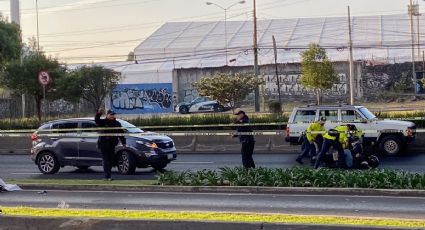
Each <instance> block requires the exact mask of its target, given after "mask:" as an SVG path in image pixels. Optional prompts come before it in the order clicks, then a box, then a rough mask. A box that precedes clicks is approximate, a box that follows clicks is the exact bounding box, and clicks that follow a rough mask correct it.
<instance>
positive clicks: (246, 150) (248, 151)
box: [241, 141, 255, 168]
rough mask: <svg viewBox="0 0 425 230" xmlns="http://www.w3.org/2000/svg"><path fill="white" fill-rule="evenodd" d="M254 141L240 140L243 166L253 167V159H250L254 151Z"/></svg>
mask: <svg viewBox="0 0 425 230" xmlns="http://www.w3.org/2000/svg"><path fill="white" fill-rule="evenodd" d="M254 145H255V142H254V141H250V142H242V149H241V153H242V164H243V167H245V168H255V163H254V159H252V154H253V153H254Z"/></svg>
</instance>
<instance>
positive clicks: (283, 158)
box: [0, 153, 425, 180]
mask: <svg viewBox="0 0 425 230" xmlns="http://www.w3.org/2000/svg"><path fill="white" fill-rule="evenodd" d="M177 158H178V159H177V160H176V161H174V162H172V163H171V164H169V165H168V166H167V168H166V169H167V170H176V171H183V170H201V169H218V168H220V167H224V166H240V165H241V156H240V154H237V153H234V154H231V153H229V154H202V153H197V154H181V155H179V156H178V157H177ZM295 158H296V155H294V154H265V153H256V154H255V155H254V160H255V162H256V164H257V166H261V167H270V168H288V167H292V166H294V165H296V164H297V163H295ZM380 161H381V165H380V167H381V168H389V169H400V170H405V171H410V172H415V173H416V172H417V173H425V167H424V165H425V153H424V154H410V155H406V156H402V157H381V158H380ZM306 162H307V161H306ZM307 167H308V166H307ZM0 177H1V178H3V179H18V178H20V179H37V178H40V179H100V178H103V173H102V168H101V167H92V168H90V169H89V170H86V171H82V170H78V169H76V168H74V167H65V168H62V169H60V171H59V173H57V174H55V175H43V174H41V173H40V172H39V171H38V168H37V166H36V165H35V164H34V163H33V162H32V161H31V159H30V157H29V156H28V155H0ZM113 177H114V178H115V179H127V180H131V179H134V180H137V179H155V172H153V170H152V169H150V168H147V169H137V171H136V174H135V175H129V176H128V175H120V174H118V172H117V171H116V169H114V173H113Z"/></svg>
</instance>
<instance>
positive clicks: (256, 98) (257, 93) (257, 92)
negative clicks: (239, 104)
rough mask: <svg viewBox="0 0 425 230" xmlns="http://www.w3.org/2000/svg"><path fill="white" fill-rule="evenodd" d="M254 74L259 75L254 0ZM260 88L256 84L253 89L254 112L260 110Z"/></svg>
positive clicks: (255, 5) (255, 6)
mask: <svg viewBox="0 0 425 230" xmlns="http://www.w3.org/2000/svg"><path fill="white" fill-rule="evenodd" d="M253 49H254V76H255V77H256V78H257V77H258V75H259V69H258V42H257V4H256V1H255V0H254V45H253ZM259 99H260V89H259V87H258V86H256V87H255V90H254V104H255V105H254V106H255V112H260V100H259Z"/></svg>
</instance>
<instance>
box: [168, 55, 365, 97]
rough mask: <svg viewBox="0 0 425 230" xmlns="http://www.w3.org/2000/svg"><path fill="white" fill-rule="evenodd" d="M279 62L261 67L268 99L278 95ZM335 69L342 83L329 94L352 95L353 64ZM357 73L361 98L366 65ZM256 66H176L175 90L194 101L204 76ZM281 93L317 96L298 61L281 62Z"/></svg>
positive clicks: (249, 70) (337, 65) (341, 64)
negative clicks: (305, 82)
mask: <svg viewBox="0 0 425 230" xmlns="http://www.w3.org/2000/svg"><path fill="white" fill-rule="evenodd" d="M275 68H276V67H275V65H263V66H260V75H261V76H262V77H263V78H264V79H265V81H266V85H265V89H264V91H265V92H264V94H265V96H266V99H274V98H275V97H277V95H278V93H277V90H276V88H277V85H276V77H275V72H276V69H275ZM334 68H335V71H336V73H337V74H338V76H339V77H340V84H336V85H335V86H334V87H333V88H332V89H331V90H329V91H327V92H326V94H327V95H328V96H330V97H334V98H339V99H345V98H347V97H348V95H349V85H348V77H349V65H348V63H347V62H336V63H334ZM354 70H355V71H354V76H355V95H356V96H357V97H361V96H362V95H363V90H362V89H361V87H360V86H361V82H362V64H361V63H356V64H355V68H354ZM252 71H253V67H252V66H238V67H231V66H228V67H218V68H190V69H175V70H174V71H173V91H174V94H175V95H176V96H177V101H178V102H181V101H191V100H193V99H194V98H196V97H197V95H198V94H197V92H196V90H195V89H194V88H193V87H192V83H194V82H198V81H199V80H200V79H201V78H202V77H210V76H212V75H214V74H216V73H226V72H227V73H238V72H240V73H252ZM278 72H279V73H283V74H281V75H279V79H280V85H281V93H282V95H285V96H287V97H286V98H291V97H295V98H299V99H300V98H303V97H314V93H313V92H312V91H311V90H307V89H306V88H305V87H303V86H302V85H301V83H300V78H301V65H300V64H299V63H295V64H278Z"/></svg>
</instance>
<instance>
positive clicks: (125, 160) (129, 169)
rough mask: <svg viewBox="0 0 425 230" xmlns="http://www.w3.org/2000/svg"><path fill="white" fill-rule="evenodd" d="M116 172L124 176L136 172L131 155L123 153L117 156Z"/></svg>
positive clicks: (134, 161) (134, 162)
mask: <svg viewBox="0 0 425 230" xmlns="http://www.w3.org/2000/svg"><path fill="white" fill-rule="evenodd" d="M117 166H118V172H120V173H121V174H124V175H132V174H134V172H135V171H136V160H135V159H134V156H133V154H131V153H130V152H127V151H123V152H121V153H120V155H119V156H118V165H117Z"/></svg>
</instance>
